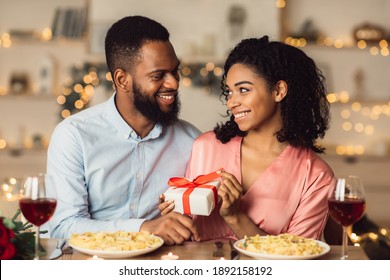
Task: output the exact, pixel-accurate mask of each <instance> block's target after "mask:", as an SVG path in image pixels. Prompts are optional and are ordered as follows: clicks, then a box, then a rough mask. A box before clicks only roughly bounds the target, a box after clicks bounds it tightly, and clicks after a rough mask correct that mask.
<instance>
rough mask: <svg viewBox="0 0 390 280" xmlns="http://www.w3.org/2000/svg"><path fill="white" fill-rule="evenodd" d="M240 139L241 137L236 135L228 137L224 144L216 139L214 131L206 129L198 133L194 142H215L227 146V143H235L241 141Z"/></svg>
mask: <svg viewBox="0 0 390 280" xmlns="http://www.w3.org/2000/svg"><path fill="white" fill-rule="evenodd" d="M241 139H242V138H241V137H238V136H236V137H234V138H232V139H230V141H229V142H227V143H225V144H224V143H222V142H221V141H219V140H218V139H217V136H216V135H215V133H214V131H212V130H209V131H206V132H204V133H202V134H201V135H199V137H198V138H197V139H196V142H206V143H215V144H218V145H227V146H229V145H235V143H237V142H241Z"/></svg>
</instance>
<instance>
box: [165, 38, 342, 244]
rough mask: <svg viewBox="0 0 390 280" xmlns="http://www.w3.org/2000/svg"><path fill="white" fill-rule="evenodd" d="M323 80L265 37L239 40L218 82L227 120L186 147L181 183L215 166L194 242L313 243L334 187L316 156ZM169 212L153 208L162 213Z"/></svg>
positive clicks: (322, 126)
mask: <svg viewBox="0 0 390 280" xmlns="http://www.w3.org/2000/svg"><path fill="white" fill-rule="evenodd" d="M323 81H324V77H323V76H322V74H321V72H320V71H319V69H318V68H317V67H316V65H315V63H314V61H313V60H312V59H311V58H309V57H308V56H307V55H306V54H305V53H304V52H302V51H301V50H299V49H297V48H295V47H292V46H289V45H286V44H283V43H281V42H270V41H269V40H268V37H267V36H264V37H262V38H260V39H258V38H251V39H245V40H243V41H241V42H240V43H239V44H238V45H237V46H236V47H235V48H234V49H233V50H232V51H231V53H230V54H229V56H228V58H227V60H226V62H225V66H224V76H223V79H222V84H223V93H222V97H224V98H225V100H226V101H227V102H226V105H227V108H228V114H229V115H230V120H229V121H227V122H226V123H225V124H223V125H217V127H216V128H215V129H214V131H209V132H206V133H204V134H203V135H201V136H200V137H199V138H198V139H197V140H196V141H195V142H194V144H193V149H192V155H191V159H190V162H189V165H188V168H187V173H186V177H188V178H194V177H196V176H197V175H199V174H207V173H209V172H212V171H215V170H217V169H219V168H221V167H223V168H224V170H226V172H222V173H221V177H222V184H221V186H220V188H219V190H218V195H219V196H220V197H221V201H222V202H221V203H220V205H219V206H218V207H217V208H216V209H214V211H213V212H212V214H211V215H210V216H208V217H205V216H195V217H194V219H195V221H196V224H197V226H198V230H199V232H200V233H201V239H202V240H209V239H219V238H232V239H236V238H239V239H240V238H243V237H244V236H245V235H247V236H252V235H256V234H260V235H266V234H272V235H276V234H280V233H290V234H295V235H300V236H304V237H308V238H314V239H319V238H320V237H321V234H322V232H323V230H324V226H325V224H326V221H327V217H328V206H327V199H328V197H329V196H330V195H331V192H332V190H333V188H334V185H335V178H334V174H333V172H332V170H331V168H330V167H329V166H328V165H327V164H326V163H325V162H324V161H323V160H322V159H321V158H320V157H319V156H318V155H317V154H316V153H323V152H324V148H322V147H320V146H319V145H317V143H316V140H317V139H318V138H323V137H324V135H325V131H326V130H327V128H328V122H329V103H328V102H327V99H326V90H325V86H324V83H323ZM173 207H174V205H173V203H172V202H164V203H162V204H161V205H160V210H161V211H162V214H165V213H167V212H169V211H170V210H171V209H172V208H173Z"/></svg>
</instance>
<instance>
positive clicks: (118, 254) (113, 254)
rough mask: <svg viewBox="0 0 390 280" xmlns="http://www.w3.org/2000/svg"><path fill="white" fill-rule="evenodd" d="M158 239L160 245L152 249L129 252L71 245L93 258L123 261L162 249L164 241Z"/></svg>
mask: <svg viewBox="0 0 390 280" xmlns="http://www.w3.org/2000/svg"><path fill="white" fill-rule="evenodd" d="M155 237H156V238H157V239H159V240H160V242H159V243H157V244H155V245H153V246H152V247H150V248H146V249H141V250H129V251H107V250H91V249H86V248H81V247H78V246H74V245H72V243H69V245H70V246H72V247H73V248H74V249H75V250H77V251H79V252H81V253H84V254H87V255H91V256H98V257H101V258H107V259H123V258H131V257H135V256H140V255H143V254H146V253H150V252H153V251H155V250H157V249H158V248H160V247H161V246H162V245H163V244H164V240H162V238H160V237H158V236H155Z"/></svg>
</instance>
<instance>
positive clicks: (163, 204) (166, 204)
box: [158, 194, 175, 216]
mask: <svg viewBox="0 0 390 280" xmlns="http://www.w3.org/2000/svg"><path fill="white" fill-rule="evenodd" d="M173 208H175V202H174V201H173V200H167V201H165V196H164V194H160V204H159V205H158V210H160V212H161V216H162V215H165V214H168V213H169V212H171V211H172V210H173Z"/></svg>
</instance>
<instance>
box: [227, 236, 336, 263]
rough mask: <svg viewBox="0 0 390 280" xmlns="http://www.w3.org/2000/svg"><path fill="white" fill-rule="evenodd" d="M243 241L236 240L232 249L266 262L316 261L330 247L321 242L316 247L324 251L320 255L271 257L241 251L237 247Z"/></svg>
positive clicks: (269, 255)
mask: <svg viewBox="0 0 390 280" xmlns="http://www.w3.org/2000/svg"><path fill="white" fill-rule="evenodd" d="M244 241H245V240H244V239H241V240H237V241H236V242H235V243H234V248H236V249H237V251H239V252H240V253H242V254H244V255H247V256H250V257H252V258H255V259H267V260H310V259H316V258H319V257H321V256H323V255H325V254H327V253H328V252H329V251H330V247H329V245H328V244H326V243H324V242H322V241H318V240H316V241H317V243H318V245H320V246H321V247H322V248H324V250H323V251H322V253H320V254H317V255H308V256H286V255H271V254H262V253H256V252H251V251H248V250H245V249H242V248H240V247H238V244H242V243H243V242H244Z"/></svg>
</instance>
